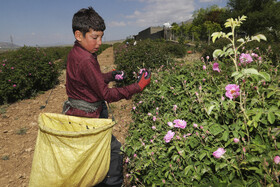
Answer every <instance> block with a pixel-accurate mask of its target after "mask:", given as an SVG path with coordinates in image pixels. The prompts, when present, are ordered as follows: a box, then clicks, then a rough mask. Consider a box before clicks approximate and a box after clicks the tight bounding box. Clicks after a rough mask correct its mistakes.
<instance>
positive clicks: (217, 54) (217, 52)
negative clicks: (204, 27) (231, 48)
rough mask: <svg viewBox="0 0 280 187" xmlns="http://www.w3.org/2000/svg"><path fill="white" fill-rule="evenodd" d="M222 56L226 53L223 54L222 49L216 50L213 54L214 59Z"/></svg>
mask: <svg viewBox="0 0 280 187" xmlns="http://www.w3.org/2000/svg"><path fill="white" fill-rule="evenodd" d="M222 54H224V52H223V51H222V50H221V49H216V50H215V51H214V52H213V57H214V58H217V57H219V56H221V55H222Z"/></svg>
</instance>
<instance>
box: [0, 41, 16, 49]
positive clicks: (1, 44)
mask: <svg viewBox="0 0 280 187" xmlns="http://www.w3.org/2000/svg"><path fill="white" fill-rule="evenodd" d="M19 47H21V46H19V45H16V44H12V43H10V42H0V50H8V49H17V48H19Z"/></svg>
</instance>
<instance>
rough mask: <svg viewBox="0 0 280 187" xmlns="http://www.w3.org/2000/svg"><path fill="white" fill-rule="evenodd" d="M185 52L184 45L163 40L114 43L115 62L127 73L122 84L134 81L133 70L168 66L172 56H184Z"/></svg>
mask: <svg viewBox="0 0 280 187" xmlns="http://www.w3.org/2000/svg"><path fill="white" fill-rule="evenodd" d="M186 53H187V49H186V47H185V46H183V45H181V44H178V43H173V42H167V41H164V40H143V41H138V42H137V44H136V45H131V44H130V45H127V44H124V43H123V44H115V45H114V54H115V64H116V65H117V68H118V69H120V70H124V69H125V71H126V73H127V75H128V76H127V79H126V80H125V82H124V83H123V84H130V83H132V82H133V81H135V77H134V76H135V72H138V70H139V69H142V68H147V69H150V70H151V69H155V68H159V67H162V68H163V69H165V68H166V67H169V66H170V65H171V64H172V62H173V59H174V57H177V58H180V57H184V56H185V55H186Z"/></svg>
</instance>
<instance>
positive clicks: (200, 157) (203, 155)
mask: <svg viewBox="0 0 280 187" xmlns="http://www.w3.org/2000/svg"><path fill="white" fill-rule="evenodd" d="M205 156H206V152H204V153H202V154H200V155H199V157H198V158H199V160H202V159H203V158H204V157H205Z"/></svg>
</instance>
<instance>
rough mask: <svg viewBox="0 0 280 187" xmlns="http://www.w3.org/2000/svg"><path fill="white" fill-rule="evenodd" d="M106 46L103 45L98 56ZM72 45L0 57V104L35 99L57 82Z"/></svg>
mask: <svg viewBox="0 0 280 187" xmlns="http://www.w3.org/2000/svg"><path fill="white" fill-rule="evenodd" d="M108 47H110V45H107V44H103V45H102V46H101V47H100V49H99V51H98V54H100V53H101V52H102V51H104V50H105V49H106V48H108ZM71 48H72V46H66V47H48V48H40V47H28V46H24V47H21V48H20V49H18V50H14V51H7V52H4V53H1V54H0V63H1V64H0V105H2V104H9V103H12V102H16V101H18V100H21V99H26V98H30V97H34V96H36V95H37V94H38V93H40V92H43V91H46V90H48V89H51V88H53V87H54V86H55V85H56V84H57V83H58V77H59V75H60V73H61V70H62V69H64V68H65V67H66V61H67V55H68V53H69V51H70V50H71Z"/></svg>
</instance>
